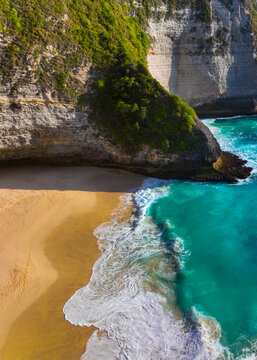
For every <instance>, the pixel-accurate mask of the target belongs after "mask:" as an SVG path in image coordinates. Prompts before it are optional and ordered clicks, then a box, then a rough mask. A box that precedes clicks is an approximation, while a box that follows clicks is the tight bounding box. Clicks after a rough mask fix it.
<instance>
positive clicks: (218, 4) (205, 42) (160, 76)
mask: <svg viewBox="0 0 257 360" xmlns="http://www.w3.org/2000/svg"><path fill="white" fill-rule="evenodd" d="M249 3H251V1H250V2H247V1H246V0H232V1H230V2H228V1H227V2H225V1H224V0H211V1H210V10H211V18H210V20H209V21H207V22H206V21H199V18H198V17H197V11H196V9H195V8H194V7H192V6H187V7H185V8H183V9H180V10H175V11H174V12H173V15H172V16H171V17H170V16H167V8H166V9H165V8H163V12H162V13H161V14H159V16H158V19H152V20H151V21H149V28H148V31H149V34H150V35H151V37H152V45H151V50H150V51H149V54H148V67H149V70H150V72H151V73H152V75H153V76H154V77H155V78H156V79H157V80H158V81H160V83H161V84H162V85H163V86H164V87H165V88H166V89H167V90H169V91H170V92H171V93H174V94H177V95H178V96H180V97H181V98H182V99H183V100H184V101H186V102H187V103H188V104H189V105H191V106H193V107H194V108H195V109H196V112H197V113H198V114H199V115H203V116H207V115H217V116H218V115H221V116H224V115H233V114H239V113H254V112H256V111H257V61H256V47H255V44H254V42H255V39H254V29H253V27H252V19H251V12H254V11H255V10H254V9H250V7H249V6H248V5H249Z"/></svg>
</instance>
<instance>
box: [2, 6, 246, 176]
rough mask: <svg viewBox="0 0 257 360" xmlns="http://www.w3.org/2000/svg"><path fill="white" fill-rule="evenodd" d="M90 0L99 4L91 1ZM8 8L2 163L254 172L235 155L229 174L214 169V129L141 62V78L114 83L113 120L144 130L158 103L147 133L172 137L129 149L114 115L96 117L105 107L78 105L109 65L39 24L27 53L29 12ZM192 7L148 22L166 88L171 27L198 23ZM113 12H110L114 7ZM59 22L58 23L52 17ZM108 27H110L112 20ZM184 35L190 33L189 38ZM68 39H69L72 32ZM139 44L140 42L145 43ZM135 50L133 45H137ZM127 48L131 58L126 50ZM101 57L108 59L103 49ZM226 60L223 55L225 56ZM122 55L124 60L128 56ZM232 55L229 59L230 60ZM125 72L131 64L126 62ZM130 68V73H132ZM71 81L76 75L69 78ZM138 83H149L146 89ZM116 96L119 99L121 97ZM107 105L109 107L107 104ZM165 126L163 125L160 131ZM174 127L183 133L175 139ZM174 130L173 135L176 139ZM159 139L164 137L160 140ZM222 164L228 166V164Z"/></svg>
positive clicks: (168, 172)
mask: <svg viewBox="0 0 257 360" xmlns="http://www.w3.org/2000/svg"><path fill="white" fill-rule="evenodd" d="M83 1H84V0H83ZM83 1H82V2H83ZM21 4H23V3H22V2H21V3H20V2H19V1H18V5H17V6H20V7H21V6H22V5H21ZM88 4H90V6H92V3H91V2H89V3H88ZM100 4H101V2H100ZM88 6H89V5H88ZM104 6H106V5H104ZM108 9H109V8H108ZM109 10H110V9H109ZM109 10H108V11H109ZM6 11H7V15H8V16H9V17H10V14H11V16H12V17H11V21H12V22H11V24H12V23H13V24H14V25H11V26H13V28H10V29H8V27H6V29H5V30H4V31H1V32H0V63H1V70H2V71H1V81H0V110H1V111H0V161H8V162H10V161H17V160H19V161H20V160H29V161H31V160H33V161H44V162H45V161H47V162H53V163H71V164H74V163H76V164H78V163H83V164H95V165H100V166H112V167H117V168H125V169H128V170H132V171H135V172H140V173H143V174H147V175H151V176H157V177H162V178H187V179H196V180H197V179H198V180H215V181H219V180H233V179H234V178H235V177H246V176H248V175H249V169H247V168H246V171H245V172H244V171H243V172H241V173H240V171H239V172H238V171H237V170H236V167H237V164H238V165H239V167H241V166H242V165H243V164H242V163H237V160H236V159H233V173H231V174H228V172H227V170H226V171H225V172H227V173H226V174H225V173H224V171H223V170H222V171H220V172H219V169H218V168H217V169H216V170H215V169H214V168H213V163H214V162H215V161H216V160H217V159H219V157H220V155H221V150H220V147H219V145H218V143H217V141H216V139H215V138H214V137H213V135H212V134H211V132H210V131H209V129H208V128H206V127H205V126H204V125H203V124H202V123H201V122H200V121H199V119H198V118H197V117H196V116H195V115H192V114H194V112H193V110H192V109H190V108H189V107H188V106H187V105H186V104H184V103H182V102H181V100H180V99H179V98H177V97H171V95H170V94H168V93H167V92H165V91H164V90H163V88H161V87H160V86H159V84H157V83H156V82H154V81H153V79H152V78H151V76H150V75H148V74H147V72H143V73H140V72H139V73H137V72H136V70H135V69H136V66H135V65H132V66H130V68H131V69H132V70H131V71H132V73H133V74H135V77H134V75H131V76H130V77H129V76H127V75H126V76H123V75H119V74H118V75H119V76H118V78H117V79H116V80H115V81H117V83H116V82H114V84H113V88H114V90H115V88H116V89H117V86H119V89H121V91H120V90H119V91H116V93H117V94H116V95H115V96H116V98H117V100H115V101H116V103H115V104H114V105H115V107H114V109H115V111H116V110H117V111H116V119H115V121H116V122H115V125H114V126H113V128H115V127H116V129H115V136H116V137H117V134H118V133H119V130H118V129H119V127H120V128H121V127H122V126H123V128H122V129H123V132H124V125H123V124H124V121H125V120H124V119H126V121H127V122H128V124H127V125H126V126H127V129H128V131H131V133H132V134H134V133H136V131H140V127H141V128H143V126H144V124H145V122H146V121H148V120H147V119H148V118H147V116H145V114H146V113H147V111H148V113H149V115H150V116H152V114H151V109H153V110H154V116H153V117H152V121H153V127H154V128H155V129H154V131H155V132H151V130H152V129H149V128H147V127H146V129H148V130H147V131H146V132H145V137H146V138H147V137H148V139H149V136H150V139H151V136H153V135H151V134H154V133H159V134H160V135H161V136H162V139H163V140H164V141H165V143H164V144H165V145H161V146H162V148H161V147H156V146H153V145H152V144H150V143H149V141H144V139H143V141H142V143H141V146H140V149H137V150H136V151H128V148H127V147H126V144H122V143H120V144H119V142H118V143H117V139H116V138H115V136H114V135H113V134H112V133H111V132H110V126H111V127H112V117H113V116H114V114H112V113H110V112H109V113H108V116H109V117H110V120H108V119H107V118H106V116H105V121H107V120H108V124H109V126H108V127H107V126H105V122H104V121H102V122H99V121H97V118H98V117H99V113H98V112H97V110H96V109H94V108H92V107H90V106H89V104H88V103H86V104H83V105H78V95H79V94H84V95H87V94H89V95H90V94H91V95H92V93H94V91H95V90H92V84H95V82H96V81H98V87H101V88H104V84H105V83H106V80H105V78H104V73H105V72H106V69H107V67H106V66H107V65H105V67H104V68H101V67H99V66H98V65H97V64H96V63H94V61H90V58H87V53H83V51H84V50H83V51H82V50H81V44H80V43H79V42H78V43H76V42H74V43H73V45H72V46H71V47H69V46H68V43H67V44H66V45H65V47H64V48H63V47H62V42H60V44H59V45H55V44H54V43H53V44H51V43H49V44H48V43H47V40H45V39H44V37H43V38H42V35H41V33H42V32H41V31H39V30H37V31H39V32H38V34H39V35H37V31H35V33H33V38H32V40H29V41H30V42H29V41H28V46H27V48H26V51H23V41H24V39H25V40H27V37H25V36H28V35H27V33H26V31H25V32H24V33H23V32H22V30H20V29H21V26H22V21H24V22H25V21H26V16H25V17H24V19H25V20H23V18H22V10H19V11H20V15H19V13H18V12H17V11H16V10H15V11H14V10H13V9H11V10H6ZM29 11H30V9H29ZM190 11H192V10H189V9H187V10H184V11H182V12H176V13H175V18H173V20H169V21H168V22H167V21H165V20H164V19H162V20H160V21H153V20H151V21H150V23H149V26H150V32H151V34H152V35H153V34H154V31H155V32H156V36H155V42H154V44H153V49H154V48H156V49H158V46H159V47H160V49H162V50H161V53H160V51H159V50H158V51H159V53H158V52H156V55H154V54H155V52H154V50H152V51H153V52H152V55H149V57H148V61H149V68H150V70H151V71H152V73H153V75H154V76H155V77H156V78H157V79H158V77H159V76H161V78H160V79H159V80H160V81H161V82H162V83H163V84H164V85H165V86H166V87H167V88H169V86H170V83H169V81H168V82H167V83H164V80H165V81H166V79H167V77H166V75H165V74H168V73H169V74H170V77H169V79H170V80H171V79H172V76H171V72H174V70H172V69H173V67H172V66H173V65H172V63H171V62H169V61H170V58H171V56H170V55H172V51H171V50H172V46H171V45H172V44H173V42H174V41H173V40H172V41H171V39H170V37H169V36H171V34H170V35H169V34H168V35H167V26H168V28H169V30H170V31H172V34H173V35H172V36H175V34H176V36H178V34H179V32H180V34H181V36H182V33H183V31H182V30H183V29H184V26H188V25H186V23H187V24H189V23H191V22H192V20H190V16H191V15H190ZM13 14H14V15H13ZM17 14H18V15H17ZM179 14H180V15H179ZM33 16H34V15H33ZM85 16H86V15H85ZM108 16H109V17H110V12H109V13H108ZM179 16H180V17H181V18H179ZM17 19H18V20H17ZM67 19H68V15H64V16H63V18H61V20H60V21H63V22H64V25H63V24H62V23H61V24H60V23H59V22H56V24H57V28H56V31H60V36H65V32H64V31H63V28H64V26H66V32H67V31H68V30H69V29H68V28H67V23H68V20H67ZM185 19H186V20H185ZM8 21H10V20H8V18H7V25H8ZM83 21H84V22H83V23H86V21H85V20H83ZM108 21H109V20H108ZM113 21H114V20H113ZM52 23H53V24H55V23H54V22H52V20H51V24H52ZM17 24H18V25H19V26H18V25H17ZM25 24H26V23H25ZM32 24H33V23H32ZM168 24H169V25H168ZM40 26H41V25H40ZM77 26H78V25H77ZM81 26H83V24H82V25H81ZM106 26H107V28H108V26H109V25H108V23H107V25H106ZM124 26H125V25H124ZM202 26H204V25H199V27H202ZM16 28H17V29H18V30H17V29H16ZM15 29H16V30H15ZM32 29H33V28H32ZM158 29H159V30H158ZM179 29H180V30H179ZM25 30H26V28H25ZM160 30H161V31H160ZM15 31H16V32H15ZM137 31H138V30H137ZM196 31H197V33H200V31H201V30H200V28H199V29H198V30H196ZM24 34H25V35H24ZM100 35H101V34H100ZM48 36H49V35H48ZM101 36H102V35H101ZM141 37H142V36H141ZM182 38H183V39H184V37H182ZM182 38H181V39H182ZM79 39H80V38H79ZM65 40H67V39H66V38H65ZM75 40H76V39H75ZM75 40H73V41H75ZM76 41H77V40H76ZM79 41H80V40H79ZM106 41H107V40H106V39H105V42H104V44H107V43H106ZM180 41H182V40H180ZM176 43H177V42H176ZM158 44H159V45H158ZM129 46H131V45H129ZM137 46H138V48H140V46H141V45H140V44H139V45H137ZM190 46H191V45H190ZM131 48H132V50H133V47H131ZM38 49H40V51H39V50H38ZM120 49H122V51H123V50H124V45H123V44H122V45H121V47H120V48H117V50H116V51H117V55H116V56H120ZM140 51H141V50H140ZM76 52H77V53H76ZM141 52H142V51H141ZM73 53H75V55H76V63H75V65H74V63H73V61H74V59H73V57H72V56H73ZM132 53H133V51H132ZM108 54H109V53H108ZM124 54H125V55H126V56H128V55H127V52H126V49H125V52H124ZM101 56H102V58H104V53H103V54H102V55H101ZM129 56H131V55H129ZM140 56H142V55H140ZM172 56H173V55H172ZM184 56H185V59H184ZM202 56H203V55H202ZM182 58H183V59H182ZM189 58H190V56H189V55H188V54H184V55H183V56H182V55H181V57H179V59H180V62H181V61H183V62H185V64H186V61H189ZM203 58H204V57H203ZM221 58H222V56H220V59H221ZM67 59H68V60H67ZM186 59H187V60H186ZM16 60H17V61H16ZM71 60H72V61H71ZM157 60H158V61H157ZM164 60H165V61H166V63H165V61H164ZM9 61H10V62H11V63H12V64H11V66H8V65H9V64H8V62H9ZM110 61H112V60H110ZM122 61H123V62H124V58H123V60H122ZM226 61H227V60H223V62H224V63H226ZM154 62H156V65H157V66H159V65H158V64H160V63H161V64H164V65H165V66H164V67H163V68H162V71H161V72H160V71H159V72H158V71H156V69H157V68H156V66H155V65H153V64H154ZM70 64H71V65H70ZM173 64H175V62H173ZM62 66H65V72H63V68H62ZM198 68H199V67H198ZM220 68H221V66H220ZM107 70H108V69H107ZM122 71H127V70H126V68H125V70H124V69H123V70H122ZM122 71H121V70H119V69H118V70H117V72H118V73H119V72H121V73H122ZM185 71H186V68H185ZM111 74H112V73H111ZM126 74H129V73H128V72H126ZM42 75H43V76H42ZM102 76H103V78H102ZM110 76H112V75H109V80H110ZM194 77H195V84H199V83H202V82H201V80H199V79H197V74H196V73H195V74H194ZM53 79H54V81H53ZM67 79H70V82H69V83H68V80H67ZM99 79H100V80H99ZM107 79H108V78H107ZM183 79H184V78H183ZM202 79H203V78H202ZM140 81H141V82H140ZM180 81H182V79H180V78H179V77H178V74H177V80H176V84H177V85H176V86H177V87H179V86H180V85H179V83H180ZM183 81H184V82H183ZM183 81H182V84H181V88H183V89H184V90H183V91H185V93H186V94H188V92H187V86H186V83H185V80H183ZM213 81H214V80H213ZM251 81H253V79H251ZM214 82H215V81H214ZM124 84H125V85H124ZM138 84H143V89H142V88H141V86H139V85H138ZM187 85H188V84H187ZM149 86H150V87H149ZM195 86H196V85H195ZM224 86H225V85H224ZM129 89H130V90H131V89H132V90H133V89H137V93H138V92H139V93H140V96H141V100H140V101H141V103H138V104H137V102H138V98H136V99H134V98H133V91H134V90H133V91H132V93H128V91H130V90H129ZM138 89H139V90H138ZM149 89H150V90H149ZM153 89H154V90H153ZM169 89H170V88H169ZM170 90H172V91H173V90H174V89H173V88H171V89H170ZM149 91H154V93H149ZM107 92H108V88H107ZM120 92H121V93H123V94H122V96H123V97H122V98H120V96H121V95H120ZM206 92H207V90H206V89H205V90H204V86H203V85H202V88H201V91H200V90H198V94H199V95H198V98H199V99H200V96H201V99H202V97H203V96H205V95H206ZM71 93H72V94H73V95H72V96H71ZM74 93H75V94H76V95H75V96H74ZM105 93H106V91H105ZM91 95H90V96H91ZM208 96H209V95H208ZM213 96H214V95H213ZM107 99H108V97H107ZM110 99H111V102H113V101H114V95H112V96H111V98H110ZM124 99H125V100H124ZM149 99H154V101H153V102H155V107H152V103H151V101H150V100H149ZM99 100H100V103H101V98H100V99H98V103H99ZM124 101H125V102H124ZM195 101H196V100H195ZM197 101H198V100H197ZM197 101H196V102H197ZM199 101H200V100H199ZM201 101H202V100H201ZM196 102H195V104H196ZM170 103H172V104H174V106H173V105H172V106H171V108H169V107H167V106H166V105H167V104H168V105H169V104H170ZM158 104H162V106H160V107H159V106H158ZM165 104H166V105H165ZM197 104H198V103H197ZM107 105H108V104H107ZM111 109H112V108H111ZM102 111H104V108H103V109H102ZM135 113H136V117H135V115H134V114H135ZM117 114H118V118H117ZM122 114H124V116H122ZM137 114H138V115H137ZM119 116H120V118H119ZM134 119H136V120H137V119H139V121H140V123H138V121H136V122H135V123H133V122H132V123H130V121H135V120H134ZM113 124H114V122H113ZM131 129H132V130H131ZM138 129H139V130H138ZM160 129H164V130H163V131H162V130H161V131H160ZM165 129H167V130H165ZM170 129H172V130H170ZM173 129H175V130H176V134H178V135H176V136H174V137H173ZM183 129H184V130H183ZM111 130H112V129H111ZM125 130H126V128H125ZM149 131H150V135H149ZM166 131H167V134H166ZM163 132H164V134H163ZM168 134H171V137H170V138H169V136H170V135H168ZM140 136H141V137H139V138H140V139H142V137H143V136H144V131H143V130H142V133H141V135H140ZM176 137H177V138H179V141H180V143H179V147H176V146H177V145H176V146H175V145H174V141H173V140H174V139H175V140H176ZM181 139H182V140H184V139H186V140H189V142H188V143H187V142H184V141H182V143H181ZM113 140H115V142H114V141H113ZM153 140H156V139H153ZM157 140H158V139H157ZM140 141H141V140H140ZM157 143H158V141H156V144H157ZM153 144H155V143H153ZM172 146H173V148H172ZM174 146H175V149H174ZM225 158H226V164H228V165H227V166H226V169H228V168H229V164H230V160H229V158H227V157H225ZM223 162H224V161H223ZM223 168H225V167H224V166H223V167H222V169H223Z"/></svg>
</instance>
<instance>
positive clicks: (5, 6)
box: [0, 0, 210, 152]
mask: <svg viewBox="0 0 257 360" xmlns="http://www.w3.org/2000/svg"><path fill="white" fill-rule="evenodd" d="M163 3H166V4H167V5H168V6H169V9H170V13H172V11H173V10H174V8H177V7H182V6H188V5H192V6H195V7H196V8H197V9H198V13H199V18H200V19H201V20H202V21H207V20H208V19H209V16H210V5H209V2H208V0H192V1H190V0H182V1H179V0H166V1H162V0H150V1H146V0H140V1H139V2H138V3H137V6H136V5H135V2H134V1H133V0H130V1H128V2H126V1H119V0H106V1H102V0H26V1H23V0H0V29H1V31H2V33H3V34H5V35H7V37H8V38H9V39H11V41H9V45H8V46H7V47H6V52H5V59H4V61H3V62H2V64H1V70H2V76H3V78H5V79H8V77H10V76H11V73H12V69H13V68H15V67H18V66H19V67H22V66H24V64H26V61H27V58H28V56H30V57H31V56H32V58H33V59H34V60H38V61H35V63H36V64H37V65H36V68H35V73H36V74H37V77H38V83H39V85H40V86H41V87H42V88H43V89H48V90H49V89H56V90H57V92H58V94H59V95H60V96H63V97H66V98H69V99H71V101H74V100H72V97H73V98H74V99H75V98H78V99H79V105H82V104H84V101H89V102H90V104H91V108H92V109H93V111H94V114H98V116H95V119H96V120H97V119H98V120H97V121H98V122H99V124H100V125H101V126H103V127H105V128H106V129H107V130H108V132H109V133H110V135H111V136H112V137H113V139H114V142H115V143H120V144H123V145H124V146H126V147H127V149H129V150H131V151H137V150H139V149H140V147H141V145H142V144H149V145H150V146H151V147H153V148H159V149H162V150H163V151H165V152H171V151H176V150H187V149H189V148H190V147H191V146H197V144H196V143H195V142H194V141H193V135H192V134H193V131H194V126H193V124H194V121H195V120H194V119H195V113H194V110H193V109H191V108H190V107H189V106H188V105H186V104H185V103H184V102H183V101H181V100H180V99H179V98H178V97H177V96H174V95H171V94H169V93H168V92H166V91H165V90H164V89H163V88H162V87H161V86H160V84H159V83H158V82H157V81H155V80H154V79H153V78H152V76H151V75H150V74H149V72H148V71H147V68H146V60H145V57H146V54H147V51H148V47H149V44H150V39H149V38H148V37H147V35H146V34H145V32H144V26H145V24H146V21H147V18H148V17H149V16H151V14H152V11H153V8H154V6H157V5H160V4H163ZM89 62H90V63H93V64H94V67H95V68H96V73H97V74H99V77H98V79H96V80H95V84H93V86H92V89H91V91H87V94H86V95H83V91H85V89H84V88H83V87H81V84H80V85H79V83H78V80H76V79H75V77H74V76H73V75H74V72H75V71H76V69H77V68H78V67H80V66H84V65H85V64H87V63H89ZM89 93H90V94H91V96H89V95H88V94H89Z"/></svg>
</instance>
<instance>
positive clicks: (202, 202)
mask: <svg viewBox="0 0 257 360" xmlns="http://www.w3.org/2000/svg"><path fill="white" fill-rule="evenodd" d="M206 124H207V125H208V126H209V128H210V129H211V131H212V132H213V133H214V134H215V136H216V137H217V139H218V141H219V142H220V144H221V146H222V148H223V150H228V151H231V152H234V153H237V154H238V155H240V156H241V157H243V158H245V159H247V160H249V165H250V166H252V167H253V168H254V171H253V175H252V176H251V178H250V179H247V180H245V181H241V182H240V183H239V184H233V185H231V184H210V183H193V182H186V181H175V182H172V183H171V184H170V188H169V193H168V196H165V197H162V198H160V199H159V200H158V201H156V202H155V203H154V204H152V206H151V208H150V214H151V215H152V216H153V219H154V222H155V223H156V224H157V225H158V227H159V228H165V231H164V232H163V235H162V238H163V241H166V243H167V247H168V248H172V245H173V240H174V239H181V241H183V244H184V248H185V251H183V252H182V253H181V254H177V257H178V272H177V276H176V278H175V294H176V298H177V304H178V305H179V307H180V309H182V311H183V312H184V314H191V313H192V310H193V309H195V310H196V311H197V312H199V313H200V314H203V315H207V316H211V317H213V318H214V319H216V321H218V323H219V324H220V327H221V334H222V337H221V342H222V344H223V345H225V346H227V347H228V348H229V350H230V351H231V352H232V353H233V355H234V356H236V357H237V356H240V355H241V354H242V352H243V349H245V348H249V347H253V346H254V342H255V341H256V340H257V178H256V175H255V174H256V172H257V117H256V116H255V117H237V118H231V119H217V120H207V121H206ZM167 224H169V226H168V227H167ZM175 250H176V249H175Z"/></svg>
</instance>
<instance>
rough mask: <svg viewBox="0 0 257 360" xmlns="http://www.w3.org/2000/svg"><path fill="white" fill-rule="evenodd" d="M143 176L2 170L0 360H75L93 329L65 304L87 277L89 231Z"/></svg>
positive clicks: (94, 250) (92, 242)
mask: <svg viewBox="0 0 257 360" xmlns="http://www.w3.org/2000/svg"><path fill="white" fill-rule="evenodd" d="M142 180H143V177H141V176H138V175H134V174H129V173H126V172H122V171H110V170H107V169H98V168H92V167H51V166H41V167H39V166H34V167H32V166H22V167H5V168H0V229H1V231H0V324H1V327H0V359H1V360H13V359H19V360H23V359H24V360H25V359H26V360H27V359H33V360H34V359H35V360H36V359H37V360H41V359H42V360H44V359H45V360H46V359H47V360H48V359H51V360H54V359H64V360H65V359H67V360H68V359H69V360H73V359H74V360H75V359H79V358H80V356H81V355H82V354H83V352H84V349H85V346H86V342H87V339H88V338H89V337H90V335H91V333H92V331H93V330H94V329H93V328H90V329H88V328H80V327H77V326H73V325H71V324H69V323H68V322H66V321H65V320H64V317H63V313H62V308H63V305H64V303H65V302H66V301H67V300H68V298H69V297H70V296H72V294H73V293H74V292H75V291H76V290H77V289H79V288H80V287H82V286H84V285H86V284H87V283H88V281H89V279H90V276H91V271H92V266H93V264H94V263H95V261H96V259H97V258H98V256H99V249H98V247H97V241H96V239H95V237H94V235H93V230H94V229H95V228H96V227H97V226H98V225H100V224H101V223H103V222H105V221H108V220H109V219H110V214H111V212H112V210H113V209H114V208H115V207H117V205H118V203H119V197H120V195H122V194H123V193H124V192H127V191H129V190H130V189H132V188H134V187H137V186H139V185H140V184H141V183H142Z"/></svg>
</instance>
